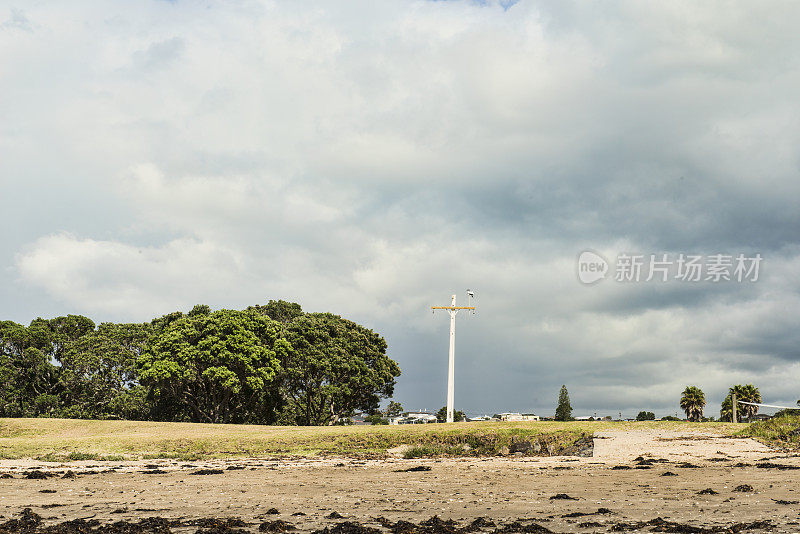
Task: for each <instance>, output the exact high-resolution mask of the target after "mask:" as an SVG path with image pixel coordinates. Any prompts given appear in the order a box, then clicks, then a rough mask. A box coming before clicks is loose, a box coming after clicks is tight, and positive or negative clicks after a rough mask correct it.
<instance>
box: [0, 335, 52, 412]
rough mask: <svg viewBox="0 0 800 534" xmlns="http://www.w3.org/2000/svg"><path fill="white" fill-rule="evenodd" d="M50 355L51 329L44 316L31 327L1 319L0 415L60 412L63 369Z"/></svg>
mask: <svg viewBox="0 0 800 534" xmlns="http://www.w3.org/2000/svg"><path fill="white" fill-rule="evenodd" d="M51 354H52V332H51V331H50V329H49V327H48V326H47V325H46V322H44V321H43V320H42V319H36V320H34V321H33V322H31V326H30V327H28V328H26V327H25V326H23V325H20V324H17V323H14V322H12V321H2V322H0V378H1V379H2V381H0V417H33V416H37V415H48V416H52V415H57V410H58V405H59V402H58V393H59V391H60V389H61V381H60V375H61V369H60V368H59V367H58V366H55V365H53V363H52V362H51V361H50V360H51Z"/></svg>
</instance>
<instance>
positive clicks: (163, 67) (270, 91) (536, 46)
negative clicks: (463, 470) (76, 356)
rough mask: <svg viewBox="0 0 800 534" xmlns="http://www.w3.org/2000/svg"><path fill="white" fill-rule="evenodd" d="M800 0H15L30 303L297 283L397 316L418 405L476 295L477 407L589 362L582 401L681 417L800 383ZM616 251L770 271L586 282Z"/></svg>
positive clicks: (21, 301)
mask: <svg viewBox="0 0 800 534" xmlns="http://www.w3.org/2000/svg"><path fill="white" fill-rule="evenodd" d="M797 10H798V7H797V6H796V5H795V4H792V3H786V4H781V5H780V7H779V8H778V7H776V8H775V9H772V10H763V9H756V8H754V7H753V6H752V5H749V4H746V3H734V4H730V5H726V6H725V7H724V9H723V8H721V7H720V6H719V5H715V4H696V3H688V2H670V3H664V4H657V5H648V6H647V8H644V7H642V6H640V5H638V4H636V3H628V2H616V3H613V4H611V5H604V6H602V7H600V6H597V5H594V4H587V3H581V2H560V3H558V4H547V3H538V2H527V1H521V2H472V1H463V2H461V1H456V2H422V1H420V2H411V3H407V2H384V3H374V2H366V1H365V2H360V3H359V2H356V3H354V4H350V5H348V6H346V7H339V8H337V9H335V10H333V9H331V8H330V7H329V6H327V5H326V4H324V3H318V2H292V3H267V4H261V3H247V2H244V3H240V4H236V5H230V4H226V3H218V2H210V3H207V4H204V5H200V4H185V3H180V2H177V3H169V2H152V3H142V4H136V5H133V4H132V5H129V6H126V7H125V9H123V10H122V11H120V10H119V9H113V10H112V9H110V8H107V7H103V6H97V5H89V4H80V3H79V4H77V5H72V6H70V9H69V10H65V9H64V8H62V7H59V6H47V5H38V6H30V7H27V6H26V11H25V12H24V13H22V12H19V11H13V10H12V11H9V12H7V13H6V15H3V14H2V13H0V20H7V21H10V22H5V23H0V24H3V27H2V29H3V31H0V46H2V47H3V49H4V50H7V54H6V55H7V57H8V58H9V60H8V61H7V62H4V64H3V66H2V67H0V76H2V77H3V85H4V94H5V95H7V98H6V99H3V101H2V102H0V115H2V116H3V117H5V120H4V121H3V122H2V123H0V161H2V165H3V168H2V172H0V180H2V182H0V184H1V185H2V188H3V190H2V191H3V198H4V199H5V198H9V199H13V201H11V202H7V203H6V204H5V205H4V209H3V211H2V213H0V217H2V223H3V224H4V227H6V228H13V229H14V231H13V232H9V233H7V234H5V235H4V236H3V237H2V238H0V243H2V249H0V250H2V251H3V255H2V256H0V258H2V259H3V261H4V262H5V264H6V265H5V266H6V268H7V270H8V271H9V272H10V273H12V276H8V277H6V278H5V279H4V281H3V282H2V283H0V295H3V298H0V302H2V303H3V304H2V305H0V311H1V312H3V313H4V314H5V316H7V317H9V318H14V319H16V320H20V321H27V320H30V318H32V317H35V316H38V315H48V314H50V315H55V314H61V313H69V312H74V311H79V312H82V313H85V314H88V315H91V316H92V317H93V318H95V319H97V320H105V319H115V320H147V319H149V318H151V317H153V316H155V315H158V314H160V313H166V312H169V311H172V310H174V309H188V308H189V307H191V306H192V305H193V304H196V303H198V302H204V303H208V304H210V305H212V306H214V307H231V308H235V307H244V306H246V305H248V304H253V303H257V302H262V301H264V300H265V299H268V298H285V299H290V300H296V301H299V302H301V303H302V304H303V306H304V307H305V308H306V309H310V310H330V311H334V312H337V313H341V314H343V315H346V316H349V317H352V318H354V319H355V320H357V321H359V322H361V323H364V324H367V325H368V326H370V327H372V328H375V329H376V330H377V331H379V332H381V333H383V334H384V335H385V336H386V337H387V340H388V341H389V347H390V352H391V355H392V356H393V357H394V358H395V359H397V360H398V361H399V362H400V364H401V367H402V368H403V370H404V373H403V377H402V379H401V381H400V383H399V385H398V388H397V396H398V398H399V400H401V401H403V402H404V403H405V404H406V405H409V406H413V407H423V406H427V407H428V408H431V409H438V407H439V406H441V404H442V403H443V398H444V395H443V394H442V393H443V391H444V380H445V376H446V375H445V373H446V361H445V359H446V351H447V331H446V330H447V321H446V320H445V318H443V317H437V316H435V315H431V313H430V310H429V307H430V306H431V305H436V304H442V303H446V302H448V301H449V295H450V294H452V293H456V294H457V295H458V297H459V299H461V298H462V296H463V295H464V293H463V292H464V290H465V289H466V288H467V287H470V288H472V289H474V290H475V291H476V293H477V296H478V305H479V313H478V315H477V316H475V317H470V318H466V317H459V319H458V335H457V340H458V341H457V358H458V365H457V384H458V386H457V390H456V395H457V399H458V401H457V402H458V404H459V406H460V407H462V408H465V409H467V410H468V411H492V410H495V411H503V410H534V411H537V412H541V413H543V414H547V413H548V411H552V409H553V408H554V404H555V400H556V398H557V394H558V388H559V387H560V385H561V384H562V383H566V384H567V385H568V387H569V389H570V393H571V395H572V398H573V404H574V405H575V406H576V408H577V409H578V410H579V411H582V412H594V411H598V410H600V411H610V412H613V413H616V412H617V411H619V410H623V411H625V412H626V413H627V414H628V415H635V413H636V412H638V411H639V410H641V409H648V410H656V411H659V410H661V411H662V412H663V413H672V412H673V411H674V410H675V409H676V403H677V398H678V396H679V393H680V391H681V390H682V389H683V387H685V385H687V384H688V383H690V382H691V383H697V384H698V385H700V386H701V387H703V388H704V389H705V390H706V393H707V395H708V396H709V399H710V400H712V401H713V402H717V401H718V400H721V397H722V396H723V395H724V392H725V390H726V389H727V387H728V386H729V385H730V384H731V383H732V382H733V381H737V382H756V383H758V384H759V385H761V387H762V394H763V395H764V397H765V398H769V399H773V400H775V401H776V402H777V401H787V400H792V397H793V396H796V394H795V393H793V390H792V387H793V386H792V384H791V381H790V380H788V379H786V378H785V376H796V372H797V366H798V361H800V355H798V353H797V351H796V350H795V349H794V347H796V346H797V341H798V340H797V335H796V333H795V330H796V329H795V328H794V327H793V324H792V322H791V318H792V317H794V316H796V314H797V311H798V308H800V305H799V304H798V302H799V301H800V299H799V298H798V295H800V287H799V286H798V283H797V281H796V277H795V276H794V273H796V272H797V267H798V261H799V260H798V258H800V251H799V249H798V238H797V236H798V235H800V186H799V185H798V184H800V181H798V180H797V174H798V170H799V167H800V165H799V163H800V159H798V152H797V149H796V147H797V146H798V145H799V143H800V127H798V124H800V123H799V122H798V117H800V107H799V106H798V104H797V98H796V95H797V88H798V87H799V86H800V77H799V76H798V74H797V73H798V72H800V69H798V67H799V66H800V65H798V62H800V57H798V56H797V55H796V54H795V53H794V52H793V51H794V50H797V49H798V45H800V42H798V40H800V38H798V36H797V32H796V31H795V28H794V26H793V25H792V21H793V20H794V19H796V18H797V17H792V13H793V12H795V11H797ZM794 14H795V15H797V13H794ZM14 21H16V22H14ZM12 22H13V23H14V24H13V25H12V26H14V25H15V26H14V27H11V26H9V24H11V23H12ZM22 23H24V24H23V26H25V27H27V28H28V29H30V30H31V31H25V32H20V31H18V29H19V28H17V26H19V25H20V24H22ZM587 248H591V249H594V250H597V251H599V252H601V253H602V254H604V255H605V256H606V257H607V258H615V257H616V255H617V254H618V253H620V252H633V253H641V254H660V253H670V254H677V253H697V254H705V255H709V254H715V253H729V254H738V253H740V252H741V253H745V254H754V253H761V254H762V256H763V257H764V258H765V259H764V265H763V276H762V278H761V279H760V280H759V281H758V282H757V283H751V284H744V283H743V284H737V283H728V284H687V283H683V284H681V283H679V282H670V283H663V284H658V283H648V284H644V283H642V284H620V283H617V282H614V281H612V280H606V281H603V282H601V283H599V284H597V285H595V286H592V287H585V286H583V285H581V284H580V283H579V282H578V280H577V277H576V276H575V258H576V256H577V254H578V253H579V252H580V251H582V250H585V249H587ZM7 295H8V296H13V299H12V298H10V297H7ZM34 303H35V304H34ZM782 373H783V374H782ZM792 373H795V374H794V375H792ZM793 400H796V399H793ZM777 403H780V402H777ZM710 411H713V410H710Z"/></svg>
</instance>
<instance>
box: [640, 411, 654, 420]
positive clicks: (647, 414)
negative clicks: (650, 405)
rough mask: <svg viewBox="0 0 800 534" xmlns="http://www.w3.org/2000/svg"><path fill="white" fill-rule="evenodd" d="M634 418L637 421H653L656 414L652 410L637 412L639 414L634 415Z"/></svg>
mask: <svg viewBox="0 0 800 534" xmlns="http://www.w3.org/2000/svg"><path fill="white" fill-rule="evenodd" d="M636 420H637V421H655V420H656V414H654V413H653V412H639V414H638V415H637V416H636Z"/></svg>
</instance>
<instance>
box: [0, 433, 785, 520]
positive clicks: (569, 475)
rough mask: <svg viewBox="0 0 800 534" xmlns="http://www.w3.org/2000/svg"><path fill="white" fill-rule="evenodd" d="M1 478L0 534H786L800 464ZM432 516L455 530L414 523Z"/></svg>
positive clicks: (734, 459) (296, 469) (647, 438)
mask: <svg viewBox="0 0 800 534" xmlns="http://www.w3.org/2000/svg"><path fill="white" fill-rule="evenodd" d="M101 464H102V465H101ZM68 470H71V471H72V472H73V473H74V474H75V476H74V477H73V478H64V475H65V473H67V471H68ZM37 472H38V473H44V475H31V473H37ZM48 474H49V475H52V476H47V475H48ZM3 475H8V476H10V477H11V478H8V476H6V477H5V478H2V479H0V532H2V531H3V527H2V522H4V521H7V520H9V519H12V518H15V517H20V516H19V514H20V512H21V511H22V510H23V509H24V508H26V507H30V508H31V510H32V511H33V512H35V513H36V514H38V515H40V516H41V517H42V518H43V519H42V525H53V524H57V523H61V522H64V521H67V520H74V519H84V520H96V521H95V522H94V523H91V525H94V526H93V527H92V528H94V529H95V530H98V529H100V530H102V528H104V525H107V524H110V523H111V522H115V521H120V520H125V521H128V522H136V521H140V520H141V519H143V518H148V517H162V518H167V519H171V520H176V519H181V520H182V522H181V523H179V522H177V521H175V522H174V523H173V525H172V531H174V532H181V531H185V532H195V531H198V523H197V522H196V521H195V522H192V521H193V520H197V519H201V518H231V517H235V518H241V519H242V520H243V521H244V523H243V524H238V526H239V528H241V529H244V530H248V531H251V532H252V531H257V530H258V529H259V527H260V528H261V531H267V532H270V531H273V532H274V531H280V530H282V529H283V528H284V527H285V525H281V524H277V523H272V521H275V520H278V519H280V520H283V521H285V522H288V523H289V524H290V525H291V526H294V527H296V528H297V529H298V530H299V531H309V532H311V531H314V530H317V529H323V528H325V527H328V532H329V533H331V534H349V533H353V534H358V533H360V534H369V533H370V532H372V533H373V534H377V532H388V531H390V530H391V531H394V532H396V533H413V532H419V533H424V532H427V533H436V532H442V533H444V532H469V531H470V529H469V528H465V527H468V525H469V524H470V523H471V522H473V521H474V520H475V519H477V518H485V519H486V521H479V522H478V523H475V525H474V528H473V529H472V531H475V532H477V531H484V532H490V531H494V532H548V531H552V532H609V531H624V532H629V531H630V532H638V531H641V532H745V531H747V532H800V514H798V512H799V511H800V504H798V501H800V456H798V455H797V454H789V453H780V452H775V451H771V450H769V449H768V448H767V447H765V446H763V445H761V444H759V443H757V442H755V441H753V440H750V439H733V438H721V437H716V436H713V435H710V434H703V433H693V432H686V431H681V432H674V431H672V432H670V431H659V430H651V429H648V430H641V431H638V430H633V431H625V432H615V431H611V432H605V433H601V434H600V435H598V436H597V438H596V439H595V442H594V456H593V457H591V458H571V457H552V458H532V457H519V456H511V457H502V458H500V457H498V458H485V459H480V458H469V459H441V460H439V459H436V460H403V459H400V458H396V459H390V460H382V461H378V460H374V461H359V460H347V459H342V460H335V459H329V460H301V461H291V462H289V461H275V460H268V459H246V460H243V459H237V460H228V461H209V462H202V463H187V462H180V461H172V460H159V461H147V462H121V463H106V462H102V463H101V462H70V463H66V464H52V463H37V462H32V461H24V460H18V461H17V460H15V461H11V460H6V461H0V476H3ZM30 476H38V477H40V478H26V477H30ZM68 476H69V475H68ZM709 490H710V491H709ZM334 512H335V514H334V515H333V516H332V517H329V516H331V514H332V513H334ZM301 514H302V515H301ZM337 515H338V516H341V517H337ZM432 516H438V517H439V518H441V519H444V520H447V519H452V520H454V521H455V522H456V523H449V524H441V523H437V522H435V521H434V522H433V523H430V524H429V525H432V526H429V527H425V526H423V525H421V524H420V523H421V522H422V521H423V520H427V519H429V518H431V517H432ZM380 518H384V519H380ZM657 518H660V520H659V519H657ZM398 521H408V522H412V523H414V525H416V526H413V525H412V526H411V527H408V525H405V524H404V523H397V522H398ZM354 522H358V523H359V524H360V525H362V526H363V527H371V528H373V529H378V530H376V531H372V530H369V528H367V529H362V530H361V531H358V530H357V529H356V530H353V529H354V528H356V527H357V525H354ZM18 523H19V522H18ZM13 524H14V525H17V523H13ZM20 524H21V523H20ZM81 524H84V523H81ZM86 524H88V523H86ZM231 524H233V523H231ZM342 525H344V526H342ZM200 526H201V527H202V525H200ZM217 526H219V525H217ZM223 526H225V525H223ZM87 528H88V527H87ZM225 528H227V527H225ZM348 529H349V530H348ZM404 529H405V530H404ZM414 529H416V530H414ZM459 529H461V530H459ZM704 529H705V530H704ZM6 530H9V531H13V529H10V528H7V529H6ZM200 530H202V528H201V529H200ZM19 531H20V532H22V530H19ZM221 531H225V529H224V528H223V529H222V530H217V531H214V532H221ZM229 531H231V532H234V531H235V529H234V530H231V529H229ZM80 532H85V530H83V531H80ZM203 532H211V531H210V530H205V531H203ZM326 534H327V533H326Z"/></svg>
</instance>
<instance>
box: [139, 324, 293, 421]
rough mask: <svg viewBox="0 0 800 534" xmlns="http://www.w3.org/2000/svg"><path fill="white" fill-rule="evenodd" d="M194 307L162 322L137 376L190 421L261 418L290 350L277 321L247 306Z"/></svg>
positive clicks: (267, 414) (264, 419) (141, 360)
mask: <svg viewBox="0 0 800 534" xmlns="http://www.w3.org/2000/svg"><path fill="white" fill-rule="evenodd" d="M196 311H197V313H190V314H187V315H185V316H181V317H179V318H176V319H174V320H171V321H169V322H168V324H166V326H165V327H164V329H163V331H162V332H161V333H160V335H159V336H158V337H157V338H156V339H155V340H154V341H153V342H152V343H151V345H150V346H149V347H148V349H147V350H146V351H145V352H144V354H142V356H141V357H140V358H139V368H140V373H139V380H140V381H141V383H142V384H143V385H145V386H148V387H150V388H152V389H153V393H154V394H155V395H156V396H158V397H159V398H160V399H161V400H162V402H167V403H169V402H172V403H176V404H177V405H178V406H180V407H182V408H183V409H185V413H186V414H188V416H189V418H190V419H191V420H192V421H196V422H209V423H238V422H244V421H247V420H248V418H250V420H253V418H256V419H257V420H258V419H260V420H263V421H265V422H266V420H267V419H269V412H270V411H271V410H274V407H273V406H267V405H265V403H266V402H267V401H268V399H269V398H270V393H271V390H273V389H274V388H275V387H276V385H277V384H276V378H277V377H278V374H279V373H280V371H281V365H280V362H281V361H282V360H283V361H285V360H287V359H288V357H289V351H290V350H291V347H290V345H289V344H288V343H287V342H286V341H285V340H284V339H282V338H280V337H279V324H278V323H277V322H275V321H272V320H271V319H269V318H267V317H265V316H263V315H260V314H257V313H254V312H250V311H233V310H220V311H217V312H213V313H210V312H208V311H207V310H197V308H196ZM258 422H261V421H258Z"/></svg>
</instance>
